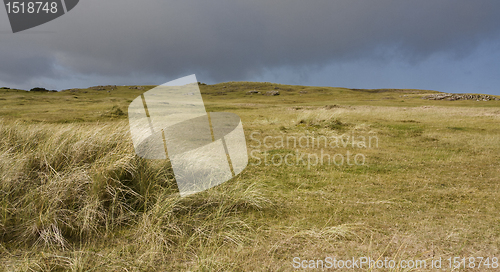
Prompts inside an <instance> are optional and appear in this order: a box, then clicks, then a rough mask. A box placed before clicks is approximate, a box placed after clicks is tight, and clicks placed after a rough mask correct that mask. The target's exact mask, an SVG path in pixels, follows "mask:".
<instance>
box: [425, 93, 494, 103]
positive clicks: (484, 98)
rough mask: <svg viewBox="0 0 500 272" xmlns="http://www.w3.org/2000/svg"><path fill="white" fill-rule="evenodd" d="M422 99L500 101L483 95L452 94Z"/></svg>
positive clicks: (441, 94) (432, 95) (435, 95)
mask: <svg viewBox="0 0 500 272" xmlns="http://www.w3.org/2000/svg"><path fill="white" fill-rule="evenodd" d="M422 99H427V100H447V101H456V100H475V101H490V100H500V99H498V98H497V97H495V96H490V95H484V94H452V93H440V94H431V95H428V96H424V97H422Z"/></svg>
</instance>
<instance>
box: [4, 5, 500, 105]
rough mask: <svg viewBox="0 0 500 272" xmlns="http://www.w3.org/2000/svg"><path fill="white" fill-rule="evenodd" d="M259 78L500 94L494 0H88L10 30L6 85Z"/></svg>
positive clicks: (499, 10) (499, 23) (498, 11)
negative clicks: (58, 14)
mask: <svg viewBox="0 0 500 272" xmlns="http://www.w3.org/2000/svg"><path fill="white" fill-rule="evenodd" d="M190 74H196V76H197V78H198V80H199V81H201V82H205V83H208V84H213V83H219V82H226V81H261V82H274V83H281V84H294V85H309V86H332V87H346V88H368V89H376V88H412V89H427V90H436V91H442V92H453V93H483V94H497V95H500V1H498V0H476V1H472V0H418V1H417V0H405V1H401V0H363V1H361V0H311V1H303V0H271V1H269V0H252V1H234V0H210V1H193V0H183V1H167V0H142V1H135V0H134V1H132V0H106V1H102V0H85V1H83V0H82V1H80V3H79V4H78V5H77V6H76V7H75V8H74V9H73V10H71V11H70V12H68V13H67V14H65V15H63V16H61V17H59V18H57V19H55V20H53V21H51V22H48V23H46V24H44V25H41V26H38V27H36V28H33V29H30V30H26V31H23V32H19V33H15V34H14V33H12V31H11V28H10V24H9V21H8V17H7V12H6V10H5V9H3V10H1V8H0V87H3V86H6V87H11V88H21V89H30V88H33V87H45V88H47V89H56V90H62V89H69V88H84V87H90V86H96V85H146V84H147V85H160V84H163V83H165V82H167V81H170V80H174V79H176V78H180V77H183V76H186V75H190Z"/></svg>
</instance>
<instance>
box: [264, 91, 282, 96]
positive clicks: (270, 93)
mask: <svg viewBox="0 0 500 272" xmlns="http://www.w3.org/2000/svg"><path fill="white" fill-rule="evenodd" d="M264 95H267V96H276V95H280V92H278V91H268V92H266V93H265V94H264Z"/></svg>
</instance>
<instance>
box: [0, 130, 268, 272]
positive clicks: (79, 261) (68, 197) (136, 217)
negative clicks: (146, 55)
mask: <svg viewBox="0 0 500 272" xmlns="http://www.w3.org/2000/svg"><path fill="white" fill-rule="evenodd" d="M128 133H129V132H128V126H127V123H126V122H116V123H112V124H102V125H98V126H96V125H92V126H90V125H85V124H61V125H53V124H51V125H41V124H26V123H22V122H2V123H0V173H1V174H0V175H1V187H0V189H1V191H0V242H1V244H2V246H5V248H7V249H16V248H24V247H35V248H39V250H42V251H43V250H49V251H51V252H58V251H62V252H67V251H68V250H69V251H70V252H73V256H63V257H61V256H59V257H57V256H51V257H42V258H41V260H43V261H41V260H39V261H34V262H33V259H32V258H30V261H29V262H28V263H31V262H33V264H32V265H28V266H29V267H30V269H35V270H46V269H47V270H53V269H56V270H57V269H58V268H60V269H63V270H66V269H71V270H77V271H78V270H80V268H90V267H92V264H93V265H96V263H95V262H90V263H89V262H88V259H91V258H92V256H89V255H88V254H76V252H75V251H74V250H76V249H78V248H81V247H82V246H84V245H98V244H99V243H98V242H96V241H101V242H103V241H104V242H106V241H107V242H111V241H113V239H115V238H116V237H122V238H124V239H129V240H130V241H132V242H131V243H130V244H129V245H128V246H127V247H130V246H131V247H133V248H134V254H133V255H136V254H139V253H140V254H139V255H136V256H137V259H136V260H135V261H134V263H135V264H140V265H145V264H149V263H154V262H157V261H166V260H165V258H168V257H169V255H166V254H165V253H169V252H170V253H171V252H174V249H178V248H179V247H181V248H183V249H184V250H186V251H189V250H192V248H198V247H200V246H210V245H211V246H220V245H224V244H233V245H242V244H243V243H246V242H248V241H249V238H248V237H249V236H248V235H246V234H247V233H248V232H251V231H252V227H251V226H250V225H249V223H248V222H246V221H245V220H244V219H242V218H241V216H240V214H241V213H245V212H250V211H258V210H262V209H265V208H266V207H268V206H269V205H270V202H269V200H268V199H267V198H265V197H264V196H263V195H262V193H261V189H260V188H259V186H257V185H256V184H255V183H254V184H247V183H245V182H243V181H242V180H240V179H238V180H236V181H233V182H231V183H232V184H231V186H230V187H228V188H229V189H227V188H226V189H225V188H224V186H219V187H218V188H214V189H212V190H209V191H207V192H204V193H201V194H197V195H194V196H191V197H188V198H180V196H179V194H178V191H177V187H176V185H175V180H174V176H173V172H172V170H171V167H170V164H169V162H168V161H160V160H158V161H154V160H145V159H141V158H139V157H137V156H136V155H135V152H134V149H133V145H132V143H131V142H130V141H129V140H128V139H130V137H129V135H128ZM38 257H40V256H38ZM47 258H48V259H47ZM99 259H102V258H99ZM40 262H43V263H44V265H41V264H40ZM21 263H22V264H23V265H26V263H27V261H23V262H21ZM86 264H88V265H89V266H87V265H86ZM18 265H19V264H18ZM15 267H16V268H20V267H18V266H15ZM107 267H108V268H109V266H107Z"/></svg>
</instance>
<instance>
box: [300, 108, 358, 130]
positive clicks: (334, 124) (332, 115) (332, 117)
mask: <svg viewBox="0 0 500 272" xmlns="http://www.w3.org/2000/svg"><path fill="white" fill-rule="evenodd" d="M296 123H297V125H299V126H300V125H303V126H308V127H313V128H327V129H331V130H342V129H344V128H345V127H346V126H348V125H347V124H346V123H344V122H342V121H341V120H340V112H339V111H334V112H332V111H327V110H312V111H305V112H301V113H300V114H298V116H297V122H296Z"/></svg>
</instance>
